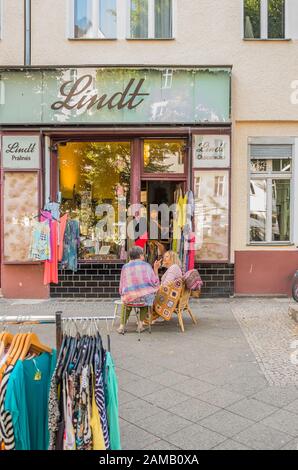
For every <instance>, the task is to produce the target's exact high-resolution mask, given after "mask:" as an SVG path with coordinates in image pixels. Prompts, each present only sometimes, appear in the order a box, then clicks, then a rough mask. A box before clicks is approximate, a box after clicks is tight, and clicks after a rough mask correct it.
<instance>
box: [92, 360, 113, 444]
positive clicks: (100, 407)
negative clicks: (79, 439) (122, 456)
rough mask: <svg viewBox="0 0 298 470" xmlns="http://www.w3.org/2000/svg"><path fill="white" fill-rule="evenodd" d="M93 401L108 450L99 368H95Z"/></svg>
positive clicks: (106, 422)
mask: <svg viewBox="0 0 298 470" xmlns="http://www.w3.org/2000/svg"><path fill="white" fill-rule="evenodd" d="M95 401H96V405H97V408H98V411H99V416H100V422H101V427H102V431H103V437H104V442H105V447H106V449H109V448H110V438H109V427H108V420H107V413H106V403H105V392H104V382H103V376H102V370H101V367H99V365H98V367H97V370H96V375H95Z"/></svg>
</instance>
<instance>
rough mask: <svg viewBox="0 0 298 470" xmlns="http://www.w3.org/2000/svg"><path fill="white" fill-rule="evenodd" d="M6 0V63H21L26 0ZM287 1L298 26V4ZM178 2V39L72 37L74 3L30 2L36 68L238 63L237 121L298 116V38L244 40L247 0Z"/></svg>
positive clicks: (2, 58)
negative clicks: (294, 99)
mask: <svg viewBox="0 0 298 470" xmlns="http://www.w3.org/2000/svg"><path fill="white" fill-rule="evenodd" d="M0 1H2V3H3V20H2V23H3V35H2V37H3V38H2V39H1V40H0V65H22V64H23V61H24V50H23V35H24V34H23V32H24V24H23V4H24V2H23V0H0ZM119 1H121V0H119ZM122 1H123V2H124V1H126V0H122ZM288 2H290V3H289V4H291V5H294V8H296V10H293V12H294V13H295V11H296V13H295V14H297V24H298V2H297V0H288ZM176 3H177V15H176V39H175V40H173V41H150V40H149V41H127V40H125V39H123V40H116V41H101V40H69V39H68V29H69V0H48V1H44V0H32V65H37V66H42V65H79V64H90V65H101V64H137V65H141V64H148V65H150V64H151V65H152V64H169V65H176V64H177V65H184V64H185V65H233V118H234V119H235V120H296V119H297V116H298V105H296V106H294V105H292V104H291V102H290V95H291V88H290V85H291V82H292V81H293V80H295V79H298V59H297V57H298V41H297V40H294V41H243V40H242V39H241V37H242V1H241V0H212V2H210V0H176ZM294 13H292V12H291V18H292V20H293V19H294V18H295V14H294ZM293 21H294V20H293ZM293 21H292V23H293ZM297 31H298V26H297ZM294 36H295V35H294Z"/></svg>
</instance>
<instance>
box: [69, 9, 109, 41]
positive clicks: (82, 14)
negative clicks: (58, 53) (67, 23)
mask: <svg viewBox="0 0 298 470" xmlns="http://www.w3.org/2000/svg"><path fill="white" fill-rule="evenodd" d="M71 9H72V15H71V17H72V21H71V37H72V38H75V39H115V38H116V37H117V0H71Z"/></svg>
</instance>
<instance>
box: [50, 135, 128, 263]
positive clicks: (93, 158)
mask: <svg viewBox="0 0 298 470" xmlns="http://www.w3.org/2000/svg"><path fill="white" fill-rule="evenodd" d="M59 163H60V172H59V176H60V191H61V196H62V204H61V213H62V214H64V213H66V212H67V213H69V216H70V217H71V218H74V219H77V220H79V222H80V234H81V248H80V258H81V259H102V258H105V259H120V258H122V255H121V252H122V251H124V248H125V247H124V246H123V243H122V242H123V241H122V240H121V236H120V230H121V227H120V226H119V223H118V218H121V216H120V214H119V210H124V212H125V211H126V208H127V204H129V200H130V143H129V142H72V143H68V144H67V145H64V146H62V145H60V146H59ZM120 207H121V209H119V208H120ZM118 216H119V217H118ZM104 246H105V247H107V248H106V249H102V247H104ZM105 250H106V251H105ZM104 251H105V254H104V255H103V254H102V253H103V252H104Z"/></svg>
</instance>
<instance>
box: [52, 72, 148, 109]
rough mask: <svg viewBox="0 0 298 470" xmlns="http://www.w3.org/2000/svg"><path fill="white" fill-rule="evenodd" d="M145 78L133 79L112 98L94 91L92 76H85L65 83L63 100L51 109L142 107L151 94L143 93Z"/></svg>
mask: <svg viewBox="0 0 298 470" xmlns="http://www.w3.org/2000/svg"><path fill="white" fill-rule="evenodd" d="M144 82H145V78H141V79H139V80H136V79H135V78H132V79H130V80H129V82H128V83H127V85H126V86H125V89H124V91H115V93H112V94H111V95H110V96H109V95H108V94H107V93H103V94H98V93H96V91H95V90H94V89H92V83H93V78H92V75H83V76H82V77H80V78H79V79H78V80H76V81H75V82H73V81H72V80H70V81H67V82H65V83H63V85H62V86H61V87H60V95H61V97H62V99H61V100H58V101H55V103H53V104H52V106H51V108H52V109H53V110H54V111H58V110H63V109H67V110H72V109H73V110H80V109H84V108H85V110H86V111H89V110H91V109H92V110H94V109H96V110H100V109H102V108H107V109H114V108H115V109H119V110H120V109H124V108H127V109H135V108H137V107H138V106H140V105H141V104H142V103H143V101H144V97H145V96H150V93H143V92H142V87H143V85H144Z"/></svg>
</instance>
